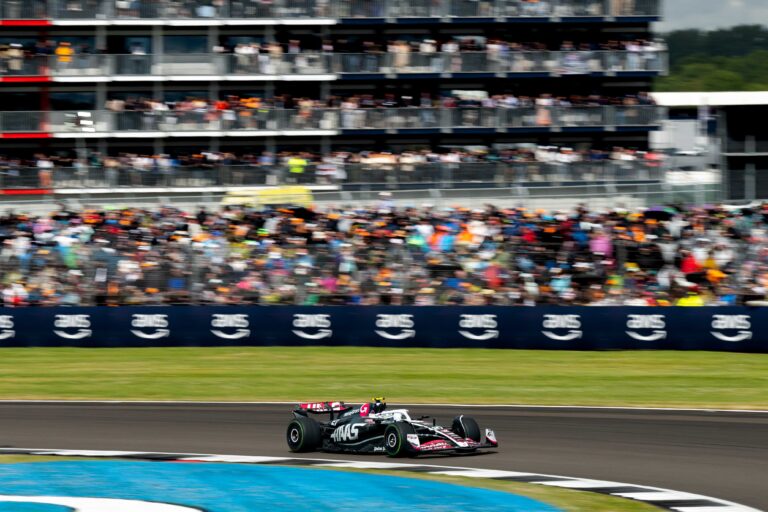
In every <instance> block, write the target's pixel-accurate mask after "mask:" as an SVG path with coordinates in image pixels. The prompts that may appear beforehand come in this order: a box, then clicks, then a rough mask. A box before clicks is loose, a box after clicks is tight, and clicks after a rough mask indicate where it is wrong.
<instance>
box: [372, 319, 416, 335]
mask: <svg viewBox="0 0 768 512" xmlns="http://www.w3.org/2000/svg"><path fill="white" fill-rule="evenodd" d="M413 325H414V323H413V315H376V327H378V328H379V329H400V332H398V333H396V334H390V333H388V332H386V331H380V330H376V334H378V335H379V336H381V337H382V338H387V339H388V340H404V339H406V338H413V337H414V336H416V331H415V330H413Z"/></svg>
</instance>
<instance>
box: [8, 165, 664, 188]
mask: <svg viewBox="0 0 768 512" xmlns="http://www.w3.org/2000/svg"><path fill="white" fill-rule="evenodd" d="M664 174H665V169H664V167H663V166H662V165H661V164H660V162H653V161H642V160H640V161H628V162H615V161H610V160H605V161H594V162H575V163H544V162H514V163H500V162H458V163H394V162H393V163H381V162H378V163H373V162H371V163H347V164H327V163H309V164H307V165H306V166H304V167H302V169H301V172H291V171H290V170H289V169H288V167H287V166H283V165H275V166H259V165H215V164H211V165H199V166H172V165H165V164H164V163H163V161H157V162H156V163H155V164H153V165H152V166H151V167H145V168H137V167H131V166H128V165H120V166H110V167H102V166H98V167H93V166H91V167H88V166H85V165H80V166H78V167H57V168H54V169H38V168H6V169H0V189H24V188H45V189H51V188H52V189H72V188H83V189H105V188H106V189H114V188H136V187H168V188H178V187H184V188H188V187H212V186H274V185H282V184H300V185H312V184H317V185H337V186H340V187H341V188H342V189H347V188H348V189H350V190H360V189H361V188H371V187H373V188H385V189H400V188H406V189H408V188H410V189H424V188H444V189H450V188H466V187H475V186H486V187H500V188H503V187H510V186H518V185H524V186H543V185H551V186H557V185H560V184H568V183H571V184H578V183H621V182H626V183H630V182H646V181H661V180H663V179H664Z"/></svg>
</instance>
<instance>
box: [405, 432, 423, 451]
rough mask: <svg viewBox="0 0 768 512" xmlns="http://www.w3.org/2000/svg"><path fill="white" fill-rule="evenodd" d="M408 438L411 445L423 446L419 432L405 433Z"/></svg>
mask: <svg viewBox="0 0 768 512" xmlns="http://www.w3.org/2000/svg"><path fill="white" fill-rule="evenodd" d="M405 438H406V440H408V443H409V444H410V445H411V446H415V447H417V448H418V447H419V446H421V442H419V436H418V434H406V435H405Z"/></svg>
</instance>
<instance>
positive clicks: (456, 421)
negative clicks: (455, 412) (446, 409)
mask: <svg viewBox="0 0 768 512" xmlns="http://www.w3.org/2000/svg"><path fill="white" fill-rule="evenodd" d="M451 430H453V431H454V432H455V433H456V435H458V436H460V437H465V438H469V439H471V440H473V441H476V442H478V443H479V442H480V437H481V434H480V427H479V426H478V424H477V421H475V418H472V417H471V416H464V415H463V414H462V415H461V416H456V417H455V418H453V425H452V426H451Z"/></svg>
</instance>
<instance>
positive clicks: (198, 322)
mask: <svg viewBox="0 0 768 512" xmlns="http://www.w3.org/2000/svg"><path fill="white" fill-rule="evenodd" d="M767 313H768V310H764V309H762V308H746V307H744V308H741V307H728V308H632V307H574V308H565V307H563V308H559V307H531V308H527V307H450V306H448V307H396V306H391V307H390V306H382V307H376V306H359V307H290V306H273V307H258V306H253V307H216V306H180V307H119V308H111V307H91V308H44V307H41V308H15V309H12V308H4V309H0V346H7V347H26V346H49V347H52V346H77V347H161V346H225V345H230V346H266V345H285V346H299V345H328V346H338V345H357V346H377V347H446V348H448V347H454V348H456V347H478V348H526V349H558V350H565V349H568V350H610V349H672V350H721V351H738V352H763V353H768V314H767Z"/></svg>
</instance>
